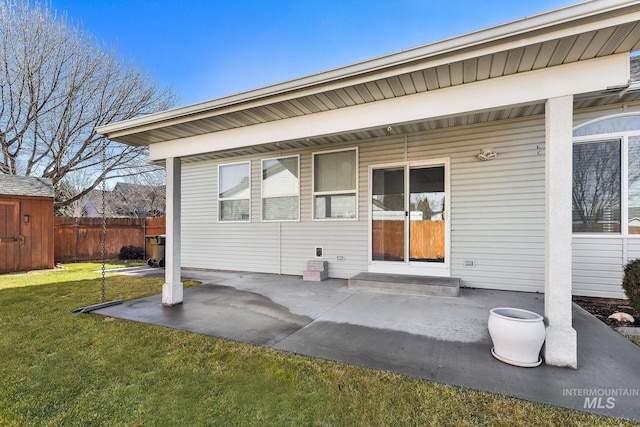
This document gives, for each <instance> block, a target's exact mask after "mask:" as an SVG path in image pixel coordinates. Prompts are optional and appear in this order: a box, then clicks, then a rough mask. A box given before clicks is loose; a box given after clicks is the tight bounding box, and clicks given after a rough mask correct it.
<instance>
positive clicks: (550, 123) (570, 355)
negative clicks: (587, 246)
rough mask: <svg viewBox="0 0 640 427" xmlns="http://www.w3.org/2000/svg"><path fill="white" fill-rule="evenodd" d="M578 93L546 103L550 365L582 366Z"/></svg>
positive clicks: (546, 351) (546, 290)
mask: <svg viewBox="0 0 640 427" xmlns="http://www.w3.org/2000/svg"><path fill="white" fill-rule="evenodd" d="M572 127H573V96H572V95H568V96H562V97H557V98H550V99H548V100H547V102H546V106H545V199H546V203H545V218H546V220H545V283H544V314H545V319H546V321H547V327H546V332H547V333H546V342H545V347H544V359H545V363H546V364H547V365H553V366H562V367H568V368H573V369H577V367H578V348H577V333H576V331H575V329H573V326H572V313H571V311H572V302H571V239H572V229H571V227H572V225H571V223H572V220H571V211H572V209H571V206H572V197H571V188H572V180H573V166H572V165H573V142H572Z"/></svg>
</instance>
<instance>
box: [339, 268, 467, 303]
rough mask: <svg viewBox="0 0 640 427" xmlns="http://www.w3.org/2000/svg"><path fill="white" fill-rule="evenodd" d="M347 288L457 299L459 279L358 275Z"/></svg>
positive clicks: (372, 274) (399, 275) (375, 274)
mask: <svg viewBox="0 0 640 427" xmlns="http://www.w3.org/2000/svg"><path fill="white" fill-rule="evenodd" d="M349 288H350V289H366V290H378V291H389V292H398V293H406V294H414V295H433V296H443V297H457V296H458V295H460V279H458V278H455V277H434V276H410V275H404V274H381V273H359V274H357V275H355V276H353V277H352V278H350V279H349Z"/></svg>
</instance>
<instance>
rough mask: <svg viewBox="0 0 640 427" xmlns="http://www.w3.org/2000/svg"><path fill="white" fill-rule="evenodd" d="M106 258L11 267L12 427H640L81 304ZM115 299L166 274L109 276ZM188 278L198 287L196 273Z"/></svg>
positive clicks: (7, 314)
mask: <svg viewBox="0 0 640 427" xmlns="http://www.w3.org/2000/svg"><path fill="white" fill-rule="evenodd" d="M99 268H100V266H99V265H98V264H72V265H69V266H67V269H66V270H62V271H49V272H41V273H33V274H22V275H9V276H0V326H1V327H2V334H0V360H1V361H2V363H0V382H1V387H0V425H2V426H59V425H65V426H67V425H69V426H86V425H105V426H142V425H144V426H174V425H175V426H183V425H189V426H200V425H221V426H235V425H238V426H240V425H241V426H269V425H276V426H288V425H291V426H298V425H317V426H376V425H400V426H402V425H437V426H440V425H444V426H446V425H456V426H457V425H462V426H476V425H480V426H514V425H515V426H518V425H522V426H529V425H549V426H551V425H564V426H582V425H603V426H623V425H632V424H631V423H629V422H626V421H622V420H616V419H612V418H605V417H599V416H595V415H590V414H584V413H580V412H577V411H572V410H567V409H561V408H555V407H551V406H546V405H541V404H537V403H532V402H525V401H521V400H518V399H513V398H507V397H503V396H498V395H493V394H489V393H483V392H476V391H472V390H467V389H463V388H456V387H449V386H445V385H440V384H436V383H431V382H427V381H421V380H417V379H412V378H406V377H402V376H399V375H394V374H390V373H386V372H379V371H373V370H367V369H362V368H357V367H353V366H348V365H344V364H340V363H333V362H327V361H322V360H316V359H311V358H306V357H301V356H296V355H292V354H287V353H282V352H278V351H275V350H269V349H265V348H261V347H256V346H251V345H246V344H240V343H235V342H230V341H225V340H221V339H217V338H212V337H207V336H201V335H197V334H193V333H188V332H182V331H176V330H171V329H167V328H161V327H156V326H151V325H146V324H139V323H134V322H129V321H124V320H116V319H110V318H104V317H102V316H98V315H91V314H82V315H73V314H71V310H73V309H74V308H77V307H82V306H86V305H90V304H94V303H96V302H99V299H100V282H101V280H100V273H99V272H96V270H99ZM106 284H107V295H106V298H107V299H133V298H139V297H143V296H148V295H153V294H157V293H159V292H160V291H161V285H162V280H159V279H151V278H135V277H128V276H112V275H108V276H107V279H106ZM186 285H187V286H192V285H195V284H194V283H187V284H186Z"/></svg>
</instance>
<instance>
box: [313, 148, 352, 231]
mask: <svg viewBox="0 0 640 427" xmlns="http://www.w3.org/2000/svg"><path fill="white" fill-rule="evenodd" d="M357 195H358V150H357V148H352V149H347V150H340V151H325V152H322V153H314V154H313V218H314V219H355V218H357V206H358V197H357Z"/></svg>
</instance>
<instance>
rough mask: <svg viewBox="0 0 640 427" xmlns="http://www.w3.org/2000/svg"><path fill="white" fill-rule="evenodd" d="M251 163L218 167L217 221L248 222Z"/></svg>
mask: <svg viewBox="0 0 640 427" xmlns="http://www.w3.org/2000/svg"><path fill="white" fill-rule="evenodd" d="M250 176H251V162H243V163H231V164H226V165H220V166H218V220H219V221H249V219H250V209H251V208H250V207H251V203H250V202H251V177H250Z"/></svg>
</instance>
